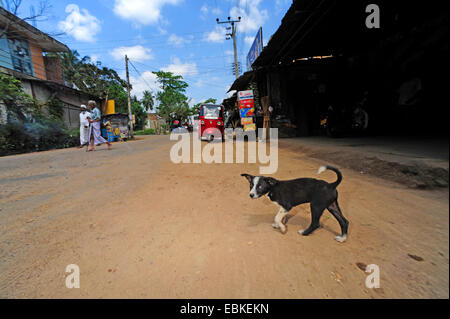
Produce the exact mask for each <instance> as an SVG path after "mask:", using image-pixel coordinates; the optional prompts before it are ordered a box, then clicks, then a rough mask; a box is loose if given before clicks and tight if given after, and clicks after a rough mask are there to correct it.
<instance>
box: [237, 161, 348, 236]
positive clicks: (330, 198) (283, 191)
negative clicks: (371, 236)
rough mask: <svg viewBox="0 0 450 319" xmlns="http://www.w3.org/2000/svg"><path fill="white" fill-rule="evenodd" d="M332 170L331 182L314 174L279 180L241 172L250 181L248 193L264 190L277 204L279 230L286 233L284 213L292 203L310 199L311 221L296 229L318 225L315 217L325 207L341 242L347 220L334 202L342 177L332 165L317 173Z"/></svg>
mask: <svg viewBox="0 0 450 319" xmlns="http://www.w3.org/2000/svg"><path fill="white" fill-rule="evenodd" d="M327 169H329V170H332V171H333V172H335V173H336V174H337V180H336V181H335V182H334V183H327V182H325V181H323V180H318V179H315V178H298V179H294V180H288V181H279V180H276V179H275V178H272V177H264V176H252V175H249V174H241V176H244V177H245V178H247V179H248V181H249V182H250V197H251V198H253V199H256V198H259V197H261V196H264V195H266V194H267V196H269V198H270V200H271V201H273V202H275V203H276V204H278V206H280V210H279V211H278V213H277V215H276V216H275V220H274V223H273V224H272V226H273V227H274V228H279V229H280V230H281V232H282V233H283V234H284V233H286V225H285V220H286V215H287V213H288V212H289V211H290V210H291V209H292V208H293V207H295V206H297V205H300V204H303V203H310V206H311V216H312V220H311V225H310V226H309V227H308V228H307V229H305V230H300V231H299V233H300V234H302V235H303V236H307V235H309V234H311V233H312V232H313V231H314V230H316V229H317V228H319V226H320V224H319V220H320V217H321V216H322V213H323V211H324V210H325V209H328V211H329V212H330V213H331V214H332V215H333V216H334V217H335V218H336V219H337V221H338V222H339V225H340V226H341V231H342V235H341V236H336V237H335V239H336V240H337V241H338V242H344V241H345V240H346V239H347V229H348V221H347V220H346V219H345V217H344V216H343V215H342V212H341V209H340V208H339V204H338V202H337V197H338V192H337V190H336V187H337V186H338V185H339V183H340V182H341V181H342V174H341V172H340V171H339V170H338V169H337V168H334V167H332V166H328V165H327V166H321V167H320V168H319V170H318V172H317V173H318V174H320V173H322V172H324V171H325V170H327Z"/></svg>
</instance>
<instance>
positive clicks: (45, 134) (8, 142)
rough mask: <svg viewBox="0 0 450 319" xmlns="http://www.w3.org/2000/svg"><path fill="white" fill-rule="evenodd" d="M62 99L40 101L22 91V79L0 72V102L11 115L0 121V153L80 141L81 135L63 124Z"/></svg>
mask: <svg viewBox="0 0 450 319" xmlns="http://www.w3.org/2000/svg"><path fill="white" fill-rule="evenodd" d="M59 102H60V101H59ZM59 102H58V100H57V99H49V100H48V101H47V102H46V103H45V104H40V103H38V102H37V101H36V100H34V99H33V98H32V97H31V96H30V95H28V94H26V93H25V92H23V90H22V87H21V85H20V81H19V80H17V79H15V78H14V77H12V76H8V75H3V74H0V103H2V104H4V105H5V106H6V110H7V118H8V122H7V123H6V124H2V125H0V156H2V155H8V154H15V153H23V152H32V151H41V150H48V149H52V148H62V147H70V146H74V145H77V144H78V143H79V139H78V138H79V136H78V135H77V134H74V133H71V132H69V131H68V129H67V128H66V126H65V125H64V122H63V120H62V115H63V113H62V107H61V105H60V104H59Z"/></svg>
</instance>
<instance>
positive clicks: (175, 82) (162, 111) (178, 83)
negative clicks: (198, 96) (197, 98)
mask: <svg viewBox="0 0 450 319" xmlns="http://www.w3.org/2000/svg"><path fill="white" fill-rule="evenodd" d="M153 73H154V74H155V75H156V76H157V80H158V82H159V84H160V88H161V91H159V92H158V93H157V94H156V99H157V101H158V102H159V105H158V110H157V112H158V115H159V116H161V117H162V118H163V119H165V120H166V122H168V123H172V122H173V121H174V120H180V121H185V120H187V118H188V117H189V116H190V115H192V109H191V108H189V99H188V97H187V96H186V95H185V92H186V88H187V87H188V84H187V83H186V82H185V81H184V80H183V77H182V76H181V75H173V74H172V73H171V72H164V71H158V72H153Z"/></svg>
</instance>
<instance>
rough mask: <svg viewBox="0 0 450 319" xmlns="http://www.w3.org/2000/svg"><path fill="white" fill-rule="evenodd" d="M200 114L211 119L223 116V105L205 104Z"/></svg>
mask: <svg viewBox="0 0 450 319" xmlns="http://www.w3.org/2000/svg"><path fill="white" fill-rule="evenodd" d="M200 116H204V117H205V118H211V119H217V118H219V117H222V107H221V106H220V105H203V107H202V110H201V112H200Z"/></svg>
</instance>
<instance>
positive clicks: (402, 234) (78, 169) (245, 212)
mask: <svg viewBox="0 0 450 319" xmlns="http://www.w3.org/2000/svg"><path fill="white" fill-rule="evenodd" d="M171 143H172V142H170V141H169V139H168V137H164V136H161V137H160V136H154V137H147V138H144V139H142V140H140V141H135V142H128V143H116V144H114V149H113V150H112V151H110V152H108V151H106V150H105V148H102V147H100V148H99V149H98V151H97V152H90V153H86V152H84V151H83V150H81V151H80V150H78V149H66V150H56V151H50V152H43V153H38V154H25V155H18V156H10V157H4V158H0V209H1V211H0V297H2V298H23V297H32V298H35V297H39V298H54V297H62V298H80V297H81V298H99V297H101V298H110V297H114V298H116V297H118V298H132V297H133V298H181V297H183V298H322V297H325V298H403V297H405V298H411V297H418V298H425V297H431V298H436V297H437V298H448V297H449V259H448V258H449V233H448V229H449V209H448V205H449V202H448V189H445V190H434V191H423V190H422V191H420V190H410V189H406V188H404V187H403V186H400V185H398V184H394V183H391V182H387V181H385V180H382V179H377V178H372V177H370V176H366V175H360V174H359V173H357V172H355V171H352V170H348V169H343V170H342V172H343V175H344V180H343V182H342V184H341V185H340V186H339V188H338V190H339V194H340V198H339V201H340V206H341V208H342V210H343V213H344V215H345V216H346V217H347V218H348V219H349V221H350V230H349V238H348V241H347V242H346V243H344V244H340V243H337V242H336V241H334V239H333V238H334V236H335V235H336V234H337V233H338V231H339V226H338V224H337V222H336V221H335V220H334V219H333V218H332V217H331V218H330V214H329V213H327V212H326V213H324V216H323V217H322V219H321V222H322V227H321V228H320V229H318V230H317V231H316V232H315V233H314V234H312V235H311V236H309V237H302V236H300V235H299V234H298V233H297V230H298V229H302V228H305V227H307V226H308V224H309V222H310V214H309V206H308V205H303V206H300V207H296V208H294V209H293V210H292V212H291V213H292V215H294V216H293V217H292V218H291V219H290V220H289V223H288V232H287V234H285V235H282V234H281V233H279V232H278V231H276V230H274V229H272V227H271V223H272V220H273V217H274V214H275V213H276V211H277V207H276V206H275V205H273V204H272V203H271V202H270V200H269V199H267V198H262V199H258V200H251V199H250V198H249V196H248V183H247V181H246V180H245V179H244V178H243V177H240V176H239V174H240V173H243V172H247V173H250V174H258V167H259V164H233V165H231V164H209V165H208V164H173V163H171V162H170V161H169V149H170V147H171V145H172V144H171ZM321 164H324V163H323V162H321V161H319V160H317V159H311V158H308V157H306V156H305V155H304V154H301V153H296V152H293V151H291V150H289V149H288V148H286V149H283V148H280V150H279V169H278V172H277V173H276V174H275V177H277V178H280V179H287V178H292V177H300V176H316V175H315V174H316V170H317V168H318V166H319V165H321ZM321 177H322V178H324V179H326V180H328V181H333V180H334V179H335V175H334V174H333V173H332V172H329V171H328V172H326V173H324V174H323V176H322V175H321ZM408 254H410V255H412V256H417V257H416V259H413V258H412V257H410V256H409V255H408ZM417 259H419V260H417ZM421 259H422V260H421ZM358 263H360V264H366V265H367V264H377V265H378V266H379V267H380V272H381V287H380V288H379V289H368V288H366V287H365V278H366V274H365V273H364V272H363V271H362V270H361V269H360V268H359V267H358V266H357V264H358ZM68 264H77V265H78V266H79V267H80V270H81V288H80V289H67V288H66V287H65V276H66V273H65V268H66V266H67V265H68Z"/></svg>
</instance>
